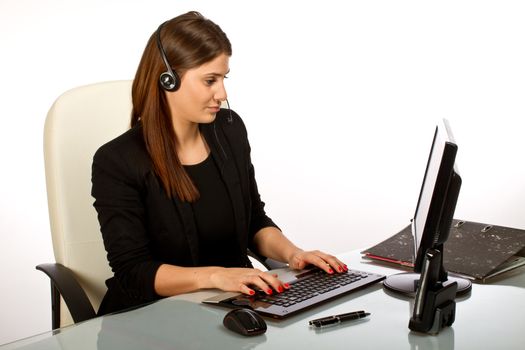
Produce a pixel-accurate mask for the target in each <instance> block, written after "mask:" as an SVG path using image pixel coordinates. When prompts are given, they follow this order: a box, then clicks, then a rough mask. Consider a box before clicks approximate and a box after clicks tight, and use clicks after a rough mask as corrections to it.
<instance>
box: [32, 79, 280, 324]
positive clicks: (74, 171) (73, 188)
mask: <svg viewBox="0 0 525 350" xmlns="http://www.w3.org/2000/svg"><path fill="white" fill-rule="evenodd" d="M131 83H132V82H131V81H129V80H128V81H112V82H103V83H97V84H93V85H87V86H82V87H78V88H75V89H72V90H69V91H67V92H65V93H64V94H63V95H61V96H60V97H58V99H57V100H56V101H55V103H54V104H53V106H52V107H51V109H50V110H49V112H48V115H47V118H46V122H45V127H44V159H45V173H46V187H47V198H48V205H49V219H50V225H51V235H52V241H53V251H54V255H55V260H56V262H55V263H50V264H40V265H38V266H37V267H36V268H37V269H38V270H41V271H43V272H44V273H46V274H47V275H48V276H49V277H50V279H51V308H52V315H51V318H52V328H53V329H56V328H59V327H64V326H66V325H69V324H71V323H73V322H74V323H77V322H81V321H84V320H88V319H90V318H93V317H95V316H96V310H98V307H99V306H100V302H101V301H102V298H103V296H104V294H105V293H106V289H107V288H106V285H105V283H104V282H105V280H106V279H108V278H109V277H111V276H112V275H113V273H112V272H111V269H110V267H109V264H108V261H107V258H106V251H105V249H104V244H103V241H102V235H101V233H100V226H99V223H98V219H97V213H96V210H95V208H94V207H93V202H94V199H93V198H92V197H91V164H92V160H93V155H94V154H95V151H96V150H97V149H98V148H99V147H100V146H101V145H103V144H104V143H106V142H107V141H109V140H111V139H113V138H115V137H117V136H118V135H120V134H122V133H123V132H124V131H126V130H127V129H128V128H129V123H130V116H131ZM250 255H251V256H252V257H253V258H256V259H259V260H261V261H263V262H262V267H263V268H268V269H271V268H277V267H282V266H284V265H283V264H282V263H279V262H276V261H273V260H271V259H268V260H266V261H264V260H263V259H262V258H260V257H258V256H256V255H255V254H253V253H250ZM252 261H253V260H252ZM65 306H66V307H65Z"/></svg>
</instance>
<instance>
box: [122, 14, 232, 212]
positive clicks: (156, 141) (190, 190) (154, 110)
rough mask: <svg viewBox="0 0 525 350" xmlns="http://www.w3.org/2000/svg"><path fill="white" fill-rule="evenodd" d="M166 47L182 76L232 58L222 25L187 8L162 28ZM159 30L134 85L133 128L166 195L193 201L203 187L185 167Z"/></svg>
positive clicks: (154, 36) (140, 66)
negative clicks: (165, 83) (165, 85)
mask: <svg viewBox="0 0 525 350" xmlns="http://www.w3.org/2000/svg"><path fill="white" fill-rule="evenodd" d="M160 34H161V42H162V47H163V48H164V51H165V53H166V57H167V59H168V62H169V63H170V65H171V68H172V69H173V71H174V72H176V73H177V74H178V75H179V76H182V75H183V74H184V72H186V71H187V70H188V69H192V68H196V67H199V66H200V65H202V64H204V63H207V62H209V61H211V60H213V59H214V58H216V57H217V56H219V55H221V54H226V55H228V56H231V54H232V49H231V44H230V41H229V40H228V38H227V36H226V34H225V33H224V32H223V31H222V30H221V28H220V27H219V26H218V25H216V24H215V23H213V22H212V21H210V20H209V19H206V18H205V17H203V16H202V15H201V14H200V13H198V12H188V13H185V14H183V15H180V16H178V17H175V18H173V19H171V20H169V21H167V22H166V23H165V24H164V25H163V26H162V31H161V33H160ZM156 35H157V32H155V33H153V34H152V35H151V37H150V38H149V41H148V43H147V45H146V48H145V49H144V53H143V55H142V59H141V60H140V63H139V66H138V69H137V73H136V75H135V79H134V80H133V86H132V91H131V94H132V101H133V110H132V113H131V127H133V126H135V125H136V124H138V123H142V127H143V135H144V141H145V143H146V148H147V150H148V153H149V155H150V157H151V160H152V162H153V167H154V169H155V173H156V174H157V176H158V177H159V178H160V181H161V183H162V186H163V187H164V190H165V191H166V193H167V195H168V196H169V197H170V198H172V197H173V196H174V195H177V196H178V197H179V198H180V199H181V200H182V201H186V202H194V201H196V200H197V199H198V198H199V191H198V190H197V188H196V187H195V185H194V184H193V182H192V181H191V179H190V177H189V176H188V174H187V173H186V171H185V170H184V167H183V166H182V164H181V162H180V160H179V158H178V156H177V147H176V142H175V131H174V129H173V122H172V119H171V114H170V110H169V107H168V102H167V100H166V96H165V92H164V90H163V89H162V87H161V86H160V84H159V77H160V74H161V73H162V72H165V71H166V66H165V65H164V62H163V60H162V56H161V54H160V51H159V48H158V47H157V41H156V40H157V39H156Z"/></svg>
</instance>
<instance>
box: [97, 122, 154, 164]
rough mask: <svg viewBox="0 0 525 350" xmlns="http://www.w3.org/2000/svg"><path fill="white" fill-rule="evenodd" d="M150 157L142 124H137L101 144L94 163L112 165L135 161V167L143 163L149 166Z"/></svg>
mask: <svg viewBox="0 0 525 350" xmlns="http://www.w3.org/2000/svg"><path fill="white" fill-rule="evenodd" d="M149 159H150V158H149V154H148V152H147V149H146V144H145V142H144V137H143V135H142V125H141V124H137V125H136V126H134V127H133V128H131V129H129V130H127V131H126V132H124V133H123V134H121V135H120V136H117V137H116V138H114V139H113V140H111V141H109V142H107V143H105V144H104V145H102V146H100V148H99V149H98V150H97V151H96V152H95V155H94V156H93V163H94V164H95V163H97V164H111V165H118V164H122V165H124V164H127V165H129V164H130V163H133V164H134V166H135V167H136V166H139V167H140V165H141V164H142V165H144V166H146V167H148V164H149V162H150V160H149Z"/></svg>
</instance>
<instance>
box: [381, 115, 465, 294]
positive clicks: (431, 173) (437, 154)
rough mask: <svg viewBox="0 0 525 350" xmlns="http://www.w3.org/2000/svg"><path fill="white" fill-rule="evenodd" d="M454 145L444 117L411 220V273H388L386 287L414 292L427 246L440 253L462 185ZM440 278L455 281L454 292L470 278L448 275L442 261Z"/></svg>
mask: <svg viewBox="0 0 525 350" xmlns="http://www.w3.org/2000/svg"><path fill="white" fill-rule="evenodd" d="M457 149H458V147H457V145H456V142H455V141H454V137H453V135H452V132H451V130H450V126H449V123H448V121H447V120H446V119H443V120H442V121H441V122H440V123H439V124H438V125H437V126H436V130H435V132H434V138H433V141H432V147H431V148H430V155H429V158H428V162H427V167H426V170H425V176H424V177H423V184H422V185H421V191H420V193H419V198H418V201H417V205H416V211H415V214H414V218H413V220H412V235H413V237H414V248H415V250H414V256H415V262H414V273H401V274H396V275H392V276H389V277H387V279H386V280H385V281H383V286H384V287H385V288H386V289H387V290H389V291H393V292H396V293H402V294H405V295H415V293H416V291H417V287H418V281H419V274H420V272H421V270H422V266H423V260H424V256H425V253H426V252H427V250H428V249H437V250H439V251H440V252H441V254H443V245H444V243H445V242H446V240H447V238H448V235H449V232H450V226H451V224H452V219H453V217H454V210H455V208H456V202H457V199H458V195H459V190H460V188H461V177H460V175H459V173H458V171H457V167H456V164H455V160H456V153H457ZM439 281H441V282H442V283H443V284H444V285H446V284H447V283H451V282H453V281H455V282H457V283H458V291H457V295H461V294H464V293H468V292H469V291H470V290H471V288H472V283H471V282H470V281H469V280H466V279H463V278H454V277H449V276H448V274H447V271H446V270H445V268H444V266H443V262H441V267H440V271H439Z"/></svg>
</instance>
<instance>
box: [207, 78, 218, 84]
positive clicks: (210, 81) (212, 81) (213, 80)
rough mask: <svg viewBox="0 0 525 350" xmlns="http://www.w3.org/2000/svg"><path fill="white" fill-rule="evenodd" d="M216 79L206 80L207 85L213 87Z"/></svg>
mask: <svg viewBox="0 0 525 350" xmlns="http://www.w3.org/2000/svg"><path fill="white" fill-rule="evenodd" d="M215 81H216V80H215V79H206V84H207V85H212V84H213V83H215Z"/></svg>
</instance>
